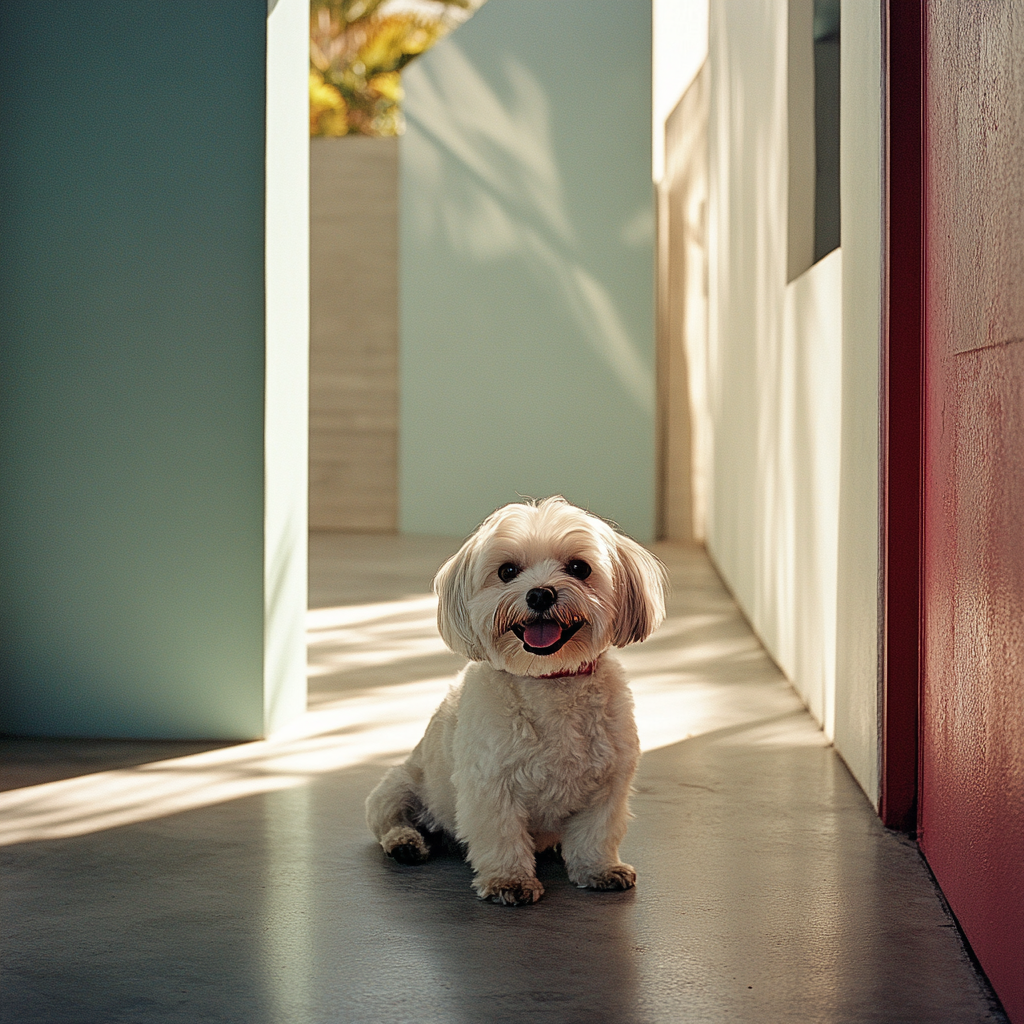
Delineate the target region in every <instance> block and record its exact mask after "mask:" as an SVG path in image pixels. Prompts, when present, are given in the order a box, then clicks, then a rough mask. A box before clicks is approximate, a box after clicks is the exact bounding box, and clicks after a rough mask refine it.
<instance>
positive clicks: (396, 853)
mask: <svg viewBox="0 0 1024 1024" xmlns="http://www.w3.org/2000/svg"><path fill="white" fill-rule="evenodd" d="M380 845H381V846H382V847H383V848H384V852H385V853H386V854H387V855H388V856H389V857H393V858H394V859H395V860H396V861H398V863H399V864H422V863H423V862H424V861H425V860H426V859H427V857H429V856H430V848H429V847H428V846H427V842H426V840H425V839H424V838H423V836H422V835H420V833H419V832H418V831H417V830H416V829H414V828H410V827H409V826H407V825H399V826H396V827H395V828H393V829H391V831H390V832H388V834H387V835H386V836H385V837H384V838H383V839H382V840H381V841H380Z"/></svg>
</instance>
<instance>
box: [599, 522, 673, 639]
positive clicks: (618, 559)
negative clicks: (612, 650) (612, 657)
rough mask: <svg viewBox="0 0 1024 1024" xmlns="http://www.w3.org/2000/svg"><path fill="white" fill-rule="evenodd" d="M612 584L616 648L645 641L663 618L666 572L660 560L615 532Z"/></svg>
mask: <svg viewBox="0 0 1024 1024" xmlns="http://www.w3.org/2000/svg"><path fill="white" fill-rule="evenodd" d="M615 547H616V551H615V558H614V574H615V578H614V584H615V597H616V601H617V602H618V610H617V612H616V616H615V623H614V625H613V627H612V643H613V644H615V646H616V647H625V646H626V645H627V644H633V643H637V642H639V641H640V640H646V639H647V637H649V636H650V635H651V633H653V632H654V631H655V630H656V629H657V628H658V626H660V625H661V620H662V619H664V618H665V593H666V591H667V590H668V573H667V572H666V570H665V566H664V565H663V564H662V562H661V559H660V558H658V557H657V556H655V555H652V554H651V553H650V551H648V550H647V549H646V548H643V547H641V546H640V545H639V544H637V543H636V541H633V540H630V539H629V537H623V536H622V534H616V535H615Z"/></svg>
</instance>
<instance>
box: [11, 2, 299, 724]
mask: <svg viewBox="0 0 1024 1024" xmlns="http://www.w3.org/2000/svg"><path fill="white" fill-rule="evenodd" d="M281 6H283V4H282V5H281ZM296 9H297V11H298V12H299V14H302V9H300V8H299V7H297V8H296ZM303 17H304V15H303ZM267 25H268V19H267V5H266V2H265V0H218V2H217V3H206V2H175V3H164V4H142V5H140V4H138V3H129V2H127V0H120V2H116V0H90V2H69V3H61V4H40V3H37V2H29V0H21V2H7V3H5V4H3V5H2V6H0V139H2V140H3V144H2V149H0V238H2V240H3V242H2V246H0V366H2V372H0V673H2V675H0V686H2V693H0V698H2V699H0V730H2V731H4V732H9V733H17V734H27V735H65V736H147V737H178V738H199V737H202V738H245V737H253V736H259V735H262V734H264V733H265V731H266V730H267V717H266V707H265V700H266V695H265V691H264V627H265V621H264V619H265V602H264V597H265V587H264V575H265V546H264V513H265V500H264V487H265V459H264V455H265V450H264V434H265V429H267V430H269V431H270V433H271V434H272V433H273V424H272V423H270V422H269V421H268V420H267V418H266V409H265V398H266V395H265V386H264V384H265V372H266V365H267V343H268V336H267V332H266V330H265V320H266V312H265V300H266V294H265V263H266V257H267V249H266V245H265V241H266V238H265V235H266V232H265V202H266V198H267V194H266V188H265V184H266V166H267V143H268V138H267V133H266V114H267V74H266V61H267V47H268V34H267ZM297 73H300V74H301V77H302V79H303V81H304V75H305V71H304V69H303V67H302V65H301V64H300V65H297ZM294 74H295V72H293V75H292V77H294ZM303 89H304V86H303ZM297 116H298V117H299V118H300V119H301V118H302V117H303V111H301V110H299V111H298V113H297ZM299 171H300V173H301V168H299ZM296 180H297V182H298V184H297V187H299V188H300V189H301V188H303V187H304V182H303V181H302V180H301V178H297V179H296ZM294 184H295V183H294V182H293V185H294ZM299 255H300V254H299V253H298V252H297V253H295V254H294V258H296V259H298V258H299ZM300 263H301V261H300ZM295 331H296V332H297V333H298V335H299V337H300V341H301V338H302V337H303V332H304V331H305V324H304V323H302V322H301V321H300V323H299V324H297V325H296V327H295ZM301 347H302V346H301V344H300V345H298V346H296V348H297V349H301ZM303 358H304V357H303ZM293 433H294V432H293ZM293 447H294V445H293ZM296 454H297V456H298V457H300V458H301V457H304V449H303V450H302V452H301V453H296ZM302 500H303V501H304V495H303V499H302ZM303 508H304V505H303ZM301 525H302V529H303V531H304V527H305V524H304V522H303V523H302V524H301ZM278 539H279V540H280V538H278ZM304 554H305V548H304V540H303V541H302V542H301V547H300V548H299V549H298V555H297V557H300V558H302V559H304ZM293 562H294V559H293ZM301 569H302V571H303V573H304V561H303V563H302V567H301ZM298 571H299V567H298V566H297V565H295V564H291V565H290V567H289V568H288V570H287V572H286V573H285V575H286V576H288V577H289V578H294V576H295V575H296V573H297V572H298ZM292 590H294V588H292ZM303 596H304V595H303ZM293 611H294V610H293ZM299 618H300V619H301V611H300V615H299ZM292 645H293V646H294V643H293V644H292ZM292 660H294V659H292ZM281 685H282V686H286V687H291V688H292V689H294V688H295V687H297V686H301V685H302V682H300V681H296V680H292V681H291V682H289V683H287V684H281ZM285 703H288V704H290V706H294V705H295V703H296V702H295V700H294V699H292V700H291V701H290V702H288V701H286V702H285Z"/></svg>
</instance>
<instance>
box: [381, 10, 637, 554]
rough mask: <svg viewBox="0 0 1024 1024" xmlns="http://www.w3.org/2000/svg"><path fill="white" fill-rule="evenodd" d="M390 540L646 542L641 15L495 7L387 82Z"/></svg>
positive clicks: (629, 11) (477, 16)
mask: <svg viewBox="0 0 1024 1024" xmlns="http://www.w3.org/2000/svg"><path fill="white" fill-rule="evenodd" d="M403 77H404V87H405V91H406V99H405V115H406V120H407V131H406V134H405V135H404V136H403V137H402V139H401V144H400V154H401V155H400V178H401V202H400V213H399V217H400V271H399V286H400V295H401V299H400V302H401V318H400V331H401V334H400V338H401V340H400V353H399V361H400V362H399V365H400V369H399V381H400V420H399V424H400V425H399V509H400V512H399V514H400V527H401V529H402V531H403V532H407V533H435V534H446V535H450V536H460V535H464V534H466V533H468V532H469V531H470V530H471V529H473V528H474V527H475V526H476V524H477V523H478V522H479V521H480V520H481V519H482V518H483V517H484V516H485V515H486V514H487V513H489V512H490V511H492V510H493V509H494V508H495V507H496V506H498V505H502V504H504V503H506V502H508V501H514V500H515V499H516V496H517V494H522V495H534V496H542V495H546V494H551V493H554V492H561V493H563V494H565V496H566V497H567V498H569V499H570V500H572V501H575V502H576V503H578V504H581V505H584V506H589V507H590V508H591V509H593V511H595V512H597V513H599V514H600V515H603V516H606V517H608V518H611V519H614V520H615V521H616V522H618V523H619V524H620V526H621V527H622V528H623V529H624V530H625V531H626V532H628V533H630V534H632V535H633V536H635V537H637V538H639V539H641V540H651V539H653V536H654V517H655V451H654V358H655V346H654V201H653V200H654V196H653V186H652V182H651V163H650V161H651V113H650V111H651V8H650V2H649V0H632V2H630V3H622V2H621V0H559V2H558V3H552V2H551V0H493V2H491V3H487V4H485V5H484V6H483V7H482V8H480V10H479V11H478V12H477V13H476V14H475V15H474V16H473V18H472V19H471V20H470V21H468V22H467V23H466V24H465V25H463V26H462V27H461V28H459V29H458V30H457V31H456V32H455V33H453V34H452V35H451V36H449V37H448V38H446V39H444V40H442V41H441V42H440V43H439V44H438V45H437V46H436V47H434V48H433V49H432V50H431V51H429V52H428V53H426V54H424V55H423V56H422V57H421V58H419V59H418V60H417V61H416V62H415V63H413V64H411V65H410V67H409V69H408V70H407V71H406V72H405V73H404V76H403Z"/></svg>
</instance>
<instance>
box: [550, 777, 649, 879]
mask: <svg viewBox="0 0 1024 1024" xmlns="http://www.w3.org/2000/svg"><path fill="white" fill-rule="evenodd" d="M629 786H630V783H629V779H625V780H618V781H617V782H615V783H614V784H613V785H612V787H611V789H610V790H609V791H608V792H607V793H602V794H600V795H599V796H598V797H597V798H596V799H595V800H594V802H593V803H591V804H590V806H589V807H586V808H584V809H583V810H582V811H578V812H577V813H576V814H574V815H573V816H572V817H571V818H569V820H568V821H567V822H566V823H565V829H564V831H563V834H562V856H563V858H564V859H565V868H566V871H567V872H568V874H569V879H570V880H571V881H573V882H575V883H576V885H578V886H579V887H580V888H581V889H604V890H615V889H632V888H633V886H634V885H636V871H634V870H633V868H632V866H631V865H629V864H623V863H622V861H620V860H619V843H621V842H622V840H623V838H624V837H625V835H626V823H627V822H628V821H629Z"/></svg>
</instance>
